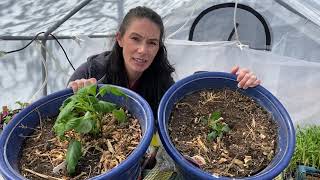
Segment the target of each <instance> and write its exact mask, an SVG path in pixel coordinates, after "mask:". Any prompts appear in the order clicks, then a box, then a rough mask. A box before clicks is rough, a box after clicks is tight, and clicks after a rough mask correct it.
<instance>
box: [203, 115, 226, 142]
mask: <svg viewBox="0 0 320 180" xmlns="http://www.w3.org/2000/svg"><path fill="white" fill-rule="evenodd" d="M222 121H223V118H222V117H221V113H220V112H213V113H211V114H210V115H209V118H208V119H207V124H208V126H209V127H210V132H209V134H208V136H207V138H208V140H209V141H213V140H215V139H216V138H218V137H219V138H221V137H222V135H223V134H224V133H228V132H229V131H230V128H229V126H228V124H227V123H225V122H222Z"/></svg>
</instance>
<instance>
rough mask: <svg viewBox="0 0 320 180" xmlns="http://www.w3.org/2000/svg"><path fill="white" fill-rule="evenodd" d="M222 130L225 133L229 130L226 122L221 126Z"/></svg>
mask: <svg viewBox="0 0 320 180" xmlns="http://www.w3.org/2000/svg"><path fill="white" fill-rule="evenodd" d="M222 131H223V132H225V133H227V132H229V131H230V128H229V126H228V125H227V124H225V125H224V126H223V128H222Z"/></svg>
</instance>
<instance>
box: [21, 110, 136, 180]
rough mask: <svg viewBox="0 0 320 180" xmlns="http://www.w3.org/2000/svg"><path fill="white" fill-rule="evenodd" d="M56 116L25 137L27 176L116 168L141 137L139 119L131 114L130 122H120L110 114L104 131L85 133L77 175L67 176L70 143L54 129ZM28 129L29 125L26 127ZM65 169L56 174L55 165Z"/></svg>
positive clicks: (86, 173)
mask: <svg viewBox="0 0 320 180" xmlns="http://www.w3.org/2000/svg"><path fill="white" fill-rule="evenodd" d="M54 121H55V119H46V120H42V121H41V123H40V126H39V127H37V128H36V129H35V132H34V133H33V134H32V135H31V136H30V137H28V138H27V139H26V141H25V144H24V148H23V150H22V152H21V160H20V166H19V168H20V173H21V174H22V175H23V176H25V177H26V178H28V179H56V180H58V179H88V178H91V177H94V176H97V175H99V174H101V173H103V172H107V171H108V170H110V169H112V168H113V167H116V166H117V165H118V164H120V163H121V162H122V161H123V160H125V159H126V158H127V157H128V156H129V155H130V153H131V152H132V151H133V150H134V149H135V148H136V147H137V145H138V144H139V143H140V139H141V136H142V134H141V128H140V124H139V121H138V120H137V119H135V118H133V117H131V116H130V115H128V122H127V123H124V124H118V123H117V121H116V120H115V119H114V118H113V116H112V115H111V114H107V115H105V116H104V118H103V120H102V133H100V135H99V136H97V137H93V136H89V135H85V136H83V137H82V140H81V144H82V150H83V156H82V158H81V159H80V161H79V163H78V166H77V168H76V175H74V176H73V177H68V175H67V172H66V168H64V167H65V166H64V165H63V164H64V159H65V156H66V152H67V147H68V142H67V141H61V140H58V139H57V137H56V136H55V133H54V131H53V129H52V127H53V125H54ZM26 128H27V127H26ZM59 164H60V166H61V167H62V168H57V169H60V170H58V172H56V173H53V169H54V167H59V166H58V165H59Z"/></svg>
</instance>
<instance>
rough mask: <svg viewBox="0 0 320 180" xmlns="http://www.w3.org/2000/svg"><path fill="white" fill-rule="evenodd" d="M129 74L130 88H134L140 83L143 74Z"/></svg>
mask: <svg viewBox="0 0 320 180" xmlns="http://www.w3.org/2000/svg"><path fill="white" fill-rule="evenodd" d="M127 73H128V82H129V84H128V85H129V87H132V86H134V84H135V83H136V82H137V81H138V79H139V78H140V77H141V75H142V73H135V72H131V73H130V72H127Z"/></svg>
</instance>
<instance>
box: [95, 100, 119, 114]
mask: <svg viewBox="0 0 320 180" xmlns="http://www.w3.org/2000/svg"><path fill="white" fill-rule="evenodd" d="M93 108H94V109H95V110H96V111H97V112H101V113H109V112H112V111H113V110H114V109H115V108H116V105H115V104H113V103H110V102H106V101H99V102H98V103H96V104H94V105H93Z"/></svg>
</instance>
